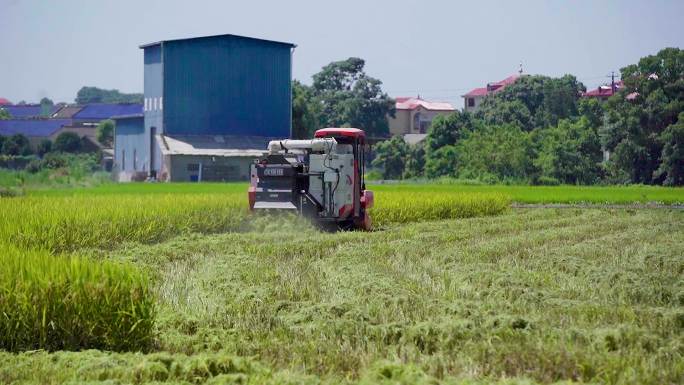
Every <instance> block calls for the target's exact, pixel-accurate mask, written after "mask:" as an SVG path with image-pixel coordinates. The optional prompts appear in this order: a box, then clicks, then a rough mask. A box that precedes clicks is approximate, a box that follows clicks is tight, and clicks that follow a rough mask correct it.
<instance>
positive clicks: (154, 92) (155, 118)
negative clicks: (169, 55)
mask: <svg viewBox="0 0 684 385" xmlns="http://www.w3.org/2000/svg"><path fill="white" fill-rule="evenodd" d="M144 58H145V69H144V76H145V78H144V79H145V80H144V82H145V88H144V90H145V98H144V101H143V110H144V114H145V135H144V138H143V140H144V142H145V150H144V151H145V159H147V162H148V165H147V167H148V170H156V171H159V168H160V167H161V161H160V156H159V154H157V153H155V154H154V156H153V157H150V148H151V146H152V145H153V140H154V139H153V135H152V131H153V130H154V131H155V133H156V134H161V133H162V132H163V126H164V124H163V114H162V112H163V105H164V100H163V95H164V88H163V84H164V80H163V77H162V76H163V74H164V68H163V64H162V45H161V44H157V45H153V46H149V47H147V48H145V54H144Z"/></svg>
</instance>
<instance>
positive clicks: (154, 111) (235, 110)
mask: <svg viewBox="0 0 684 385" xmlns="http://www.w3.org/2000/svg"><path fill="white" fill-rule="evenodd" d="M294 47H295V45H294V44H291V43H283V42H277V41H271V40H263V39H256V38H250V37H244V36H236V35H218V36H207V37H198V38H190V39H178V40H165V41H160V42H156V43H151V44H145V45H142V46H140V48H141V49H143V50H144V104H143V115H144V120H143V123H142V124H143V125H144V127H143V131H144V134H143V137H142V139H139V140H144V143H136V144H135V146H134V145H133V143H131V142H126V141H118V140H117V141H116V143H120V146H126V148H115V163H116V164H117V165H118V166H121V165H119V163H120V162H118V160H119V159H117V158H118V157H120V156H121V154H122V152H126V153H128V154H131V153H132V151H134V150H135V152H136V154H137V155H138V156H140V157H141V159H142V162H143V163H144V164H145V166H144V169H142V167H141V169H138V170H134V171H147V172H148V173H150V174H151V175H153V176H155V175H156V174H157V173H158V172H162V171H163V172H165V173H167V174H169V173H173V171H174V169H177V168H181V166H183V165H181V166H178V165H174V164H173V161H172V159H166V157H165V155H170V154H173V155H174V156H175V157H176V158H177V157H179V156H182V155H184V154H183V150H182V149H184V148H185V149H188V148H189V149H192V151H188V153H187V154H186V155H188V156H193V157H201V156H203V153H202V152H201V150H202V148H201V146H204V145H205V144H206V143H208V140H207V138H213V139H215V141H216V143H213V144H212V145H210V146H209V147H211V148H212V149H213V150H214V151H207V152H206V154H204V156H211V157H212V159H213V160H212V162H213V163H221V162H217V161H216V157H217V156H226V155H217V154H219V152H217V151H218V150H219V149H217V148H216V146H215V144H217V143H219V144H220V143H223V144H225V145H224V147H226V146H228V145H229V144H231V143H232V144H235V143H236V141H238V142H239V138H241V137H244V138H249V139H250V140H249V143H259V145H260V146H261V143H262V142H263V143H264V144H265V143H267V142H268V139H270V138H287V137H290V135H291V122H292V116H291V114H292V94H291V92H292V90H291V78H292V50H293V49H294ZM128 120H129V122H126V123H125V124H128V123H130V119H128ZM118 122H119V120H117V127H118V124H119V123H118ZM136 123H140V122H139V121H136ZM117 132H118V130H117ZM179 138H180V139H179ZM259 138H261V139H263V140H259ZM166 139H169V140H166ZM124 143H128V144H124ZM169 143H171V145H170V144H169ZM179 143H182V144H179ZM174 145H175V147H174ZM198 146H199V147H198ZM134 147H135V148H134ZM264 148H265V145H264V147H261V148H260V150H263V149H264ZM141 149H142V150H141ZM222 150H230V148H223V149H222ZM141 151H142V153H141ZM226 153H227V152H225V151H223V152H221V154H226ZM228 153H230V154H236V153H234V152H228ZM252 153H254V151H252V152H250V154H252ZM245 154H247V153H245ZM234 156H237V155H234ZM247 156H248V155H244V157H247ZM249 156H251V155H249ZM121 160H123V159H121ZM194 161H198V162H200V163H199V165H198V166H197V167H196V166H195V164H194V163H193V164H189V165H187V167H184V168H187V169H195V168H199V169H200V171H199V173H198V174H199V176H198V175H189V176H188V175H185V174H187V173H183V175H184V177H183V178H185V177H186V176H187V177H188V178H190V179H191V180H201V174H202V172H201V169H202V164H203V163H202V159H200V158H197V159H195V160H194ZM126 163H127V165H129V164H130V162H126ZM177 163H178V162H177ZM205 163H206V162H205ZM179 164H180V163H179ZM209 166H211V165H209ZM215 166H216V167H218V164H217V165H215ZM224 166H225V165H224ZM221 167H223V166H221ZM225 167H228V166H225ZM239 167H242V166H241V165H240V166H239ZM121 171H126V170H121ZM177 174H180V172H179V173H177ZM205 174H206V175H213V174H211V173H205ZM233 174H235V173H233ZM237 174H239V176H238V178H242V173H241V172H239V173H237ZM237 174H236V175H237ZM119 179H122V178H119ZM123 179H125V178H123ZM168 179H170V180H178V178H173V177H170V178H168Z"/></svg>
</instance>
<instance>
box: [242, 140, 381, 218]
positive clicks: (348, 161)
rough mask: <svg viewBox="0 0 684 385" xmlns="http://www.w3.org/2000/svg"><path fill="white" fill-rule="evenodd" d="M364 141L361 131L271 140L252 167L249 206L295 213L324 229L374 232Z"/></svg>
mask: <svg viewBox="0 0 684 385" xmlns="http://www.w3.org/2000/svg"><path fill="white" fill-rule="evenodd" d="M365 139H366V135H365V133H364V132H363V131H362V130H359V129H357V128H324V129H321V130H318V131H316V133H315V135H314V139H308V140H292V139H284V140H273V141H271V142H270V143H269V144H268V152H266V153H264V156H263V157H261V158H259V159H256V160H255V162H254V164H253V165H252V166H251V170H250V175H251V182H250V186H249V190H248V196H249V208H250V209H251V210H252V211H256V210H274V211H275V210H277V211H296V212H297V213H299V214H301V215H303V216H306V217H308V218H311V219H313V220H314V222H316V223H317V224H318V225H320V226H321V227H323V228H326V229H334V228H337V229H345V230H347V229H363V230H370V228H371V218H370V216H369V213H368V210H369V209H370V208H371V207H372V206H373V192H372V191H369V190H366V183H365V181H364V164H365V162H364V157H365V154H364V144H365Z"/></svg>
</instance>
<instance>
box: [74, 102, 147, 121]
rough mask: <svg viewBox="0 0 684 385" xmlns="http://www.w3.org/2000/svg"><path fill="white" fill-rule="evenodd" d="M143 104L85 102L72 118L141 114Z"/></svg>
mask: <svg viewBox="0 0 684 385" xmlns="http://www.w3.org/2000/svg"><path fill="white" fill-rule="evenodd" d="M142 113H143V105H142V104H140V103H93V104H86V105H85V106H83V108H82V109H81V110H80V111H78V112H77V113H76V114H74V116H73V118H74V119H82V120H105V119H110V118H112V117H113V116H120V115H132V114H142Z"/></svg>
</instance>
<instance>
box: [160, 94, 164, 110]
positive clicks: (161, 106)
mask: <svg viewBox="0 0 684 385" xmlns="http://www.w3.org/2000/svg"><path fill="white" fill-rule="evenodd" d="M163 99H164V98H162V97H161V96H160V97H159V111H161V110H163V109H164V107H163V105H162V100H163Z"/></svg>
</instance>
